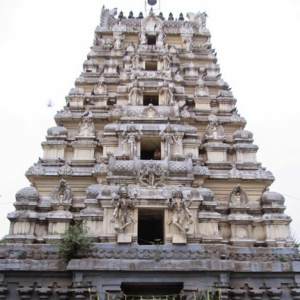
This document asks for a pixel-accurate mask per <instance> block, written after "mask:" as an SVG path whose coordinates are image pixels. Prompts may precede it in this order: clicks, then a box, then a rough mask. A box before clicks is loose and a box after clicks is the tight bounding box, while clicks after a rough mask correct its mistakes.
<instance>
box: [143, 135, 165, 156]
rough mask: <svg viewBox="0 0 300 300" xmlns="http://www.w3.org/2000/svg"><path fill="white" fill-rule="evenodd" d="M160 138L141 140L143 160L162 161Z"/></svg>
mask: <svg viewBox="0 0 300 300" xmlns="http://www.w3.org/2000/svg"><path fill="white" fill-rule="evenodd" d="M160 144H161V142H160V138H155V137H153V138H145V139H142V140H141V159H143V160H151V159H152V160H161V149H160V148H161V145H160Z"/></svg>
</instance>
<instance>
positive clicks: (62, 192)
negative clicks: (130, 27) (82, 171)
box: [52, 179, 72, 205]
mask: <svg viewBox="0 0 300 300" xmlns="http://www.w3.org/2000/svg"><path fill="white" fill-rule="evenodd" d="M52 199H53V201H54V202H55V203H58V204H60V205H63V204H70V203H71V201H72V190H71V188H70V187H69V185H68V183H67V181H66V180H65V179H61V180H60V182H59V184H58V186H57V187H56V188H55V189H54V191H53V194H52Z"/></svg>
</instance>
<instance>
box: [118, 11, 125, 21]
mask: <svg viewBox="0 0 300 300" xmlns="http://www.w3.org/2000/svg"><path fill="white" fill-rule="evenodd" d="M118 18H119V19H120V20H122V19H124V14H123V12H122V11H120V13H119V16H118Z"/></svg>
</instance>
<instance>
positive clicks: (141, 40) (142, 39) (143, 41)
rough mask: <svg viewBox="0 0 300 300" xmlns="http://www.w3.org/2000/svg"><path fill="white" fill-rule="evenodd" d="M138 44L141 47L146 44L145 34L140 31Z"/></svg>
mask: <svg viewBox="0 0 300 300" xmlns="http://www.w3.org/2000/svg"><path fill="white" fill-rule="evenodd" d="M140 44H141V45H146V44H147V38H146V33H145V32H144V31H142V32H141V33H140Z"/></svg>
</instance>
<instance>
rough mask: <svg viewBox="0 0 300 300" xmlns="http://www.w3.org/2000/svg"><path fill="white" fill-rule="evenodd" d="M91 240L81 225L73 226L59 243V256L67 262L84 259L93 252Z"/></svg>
mask: <svg viewBox="0 0 300 300" xmlns="http://www.w3.org/2000/svg"><path fill="white" fill-rule="evenodd" d="M91 245H92V242H91V239H90V238H89V237H87V231H86V229H85V228H84V227H83V225H82V224H81V223H74V224H71V225H70V226H69V228H68V230H67V231H66V232H65V234H64V235H63V237H62V240H61V241H60V243H59V255H60V257H62V258H63V259H64V260H65V261H67V262H68V261H69V260H71V259H72V258H78V257H82V254H83V253H86V252H89V251H90V250H91Z"/></svg>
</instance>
